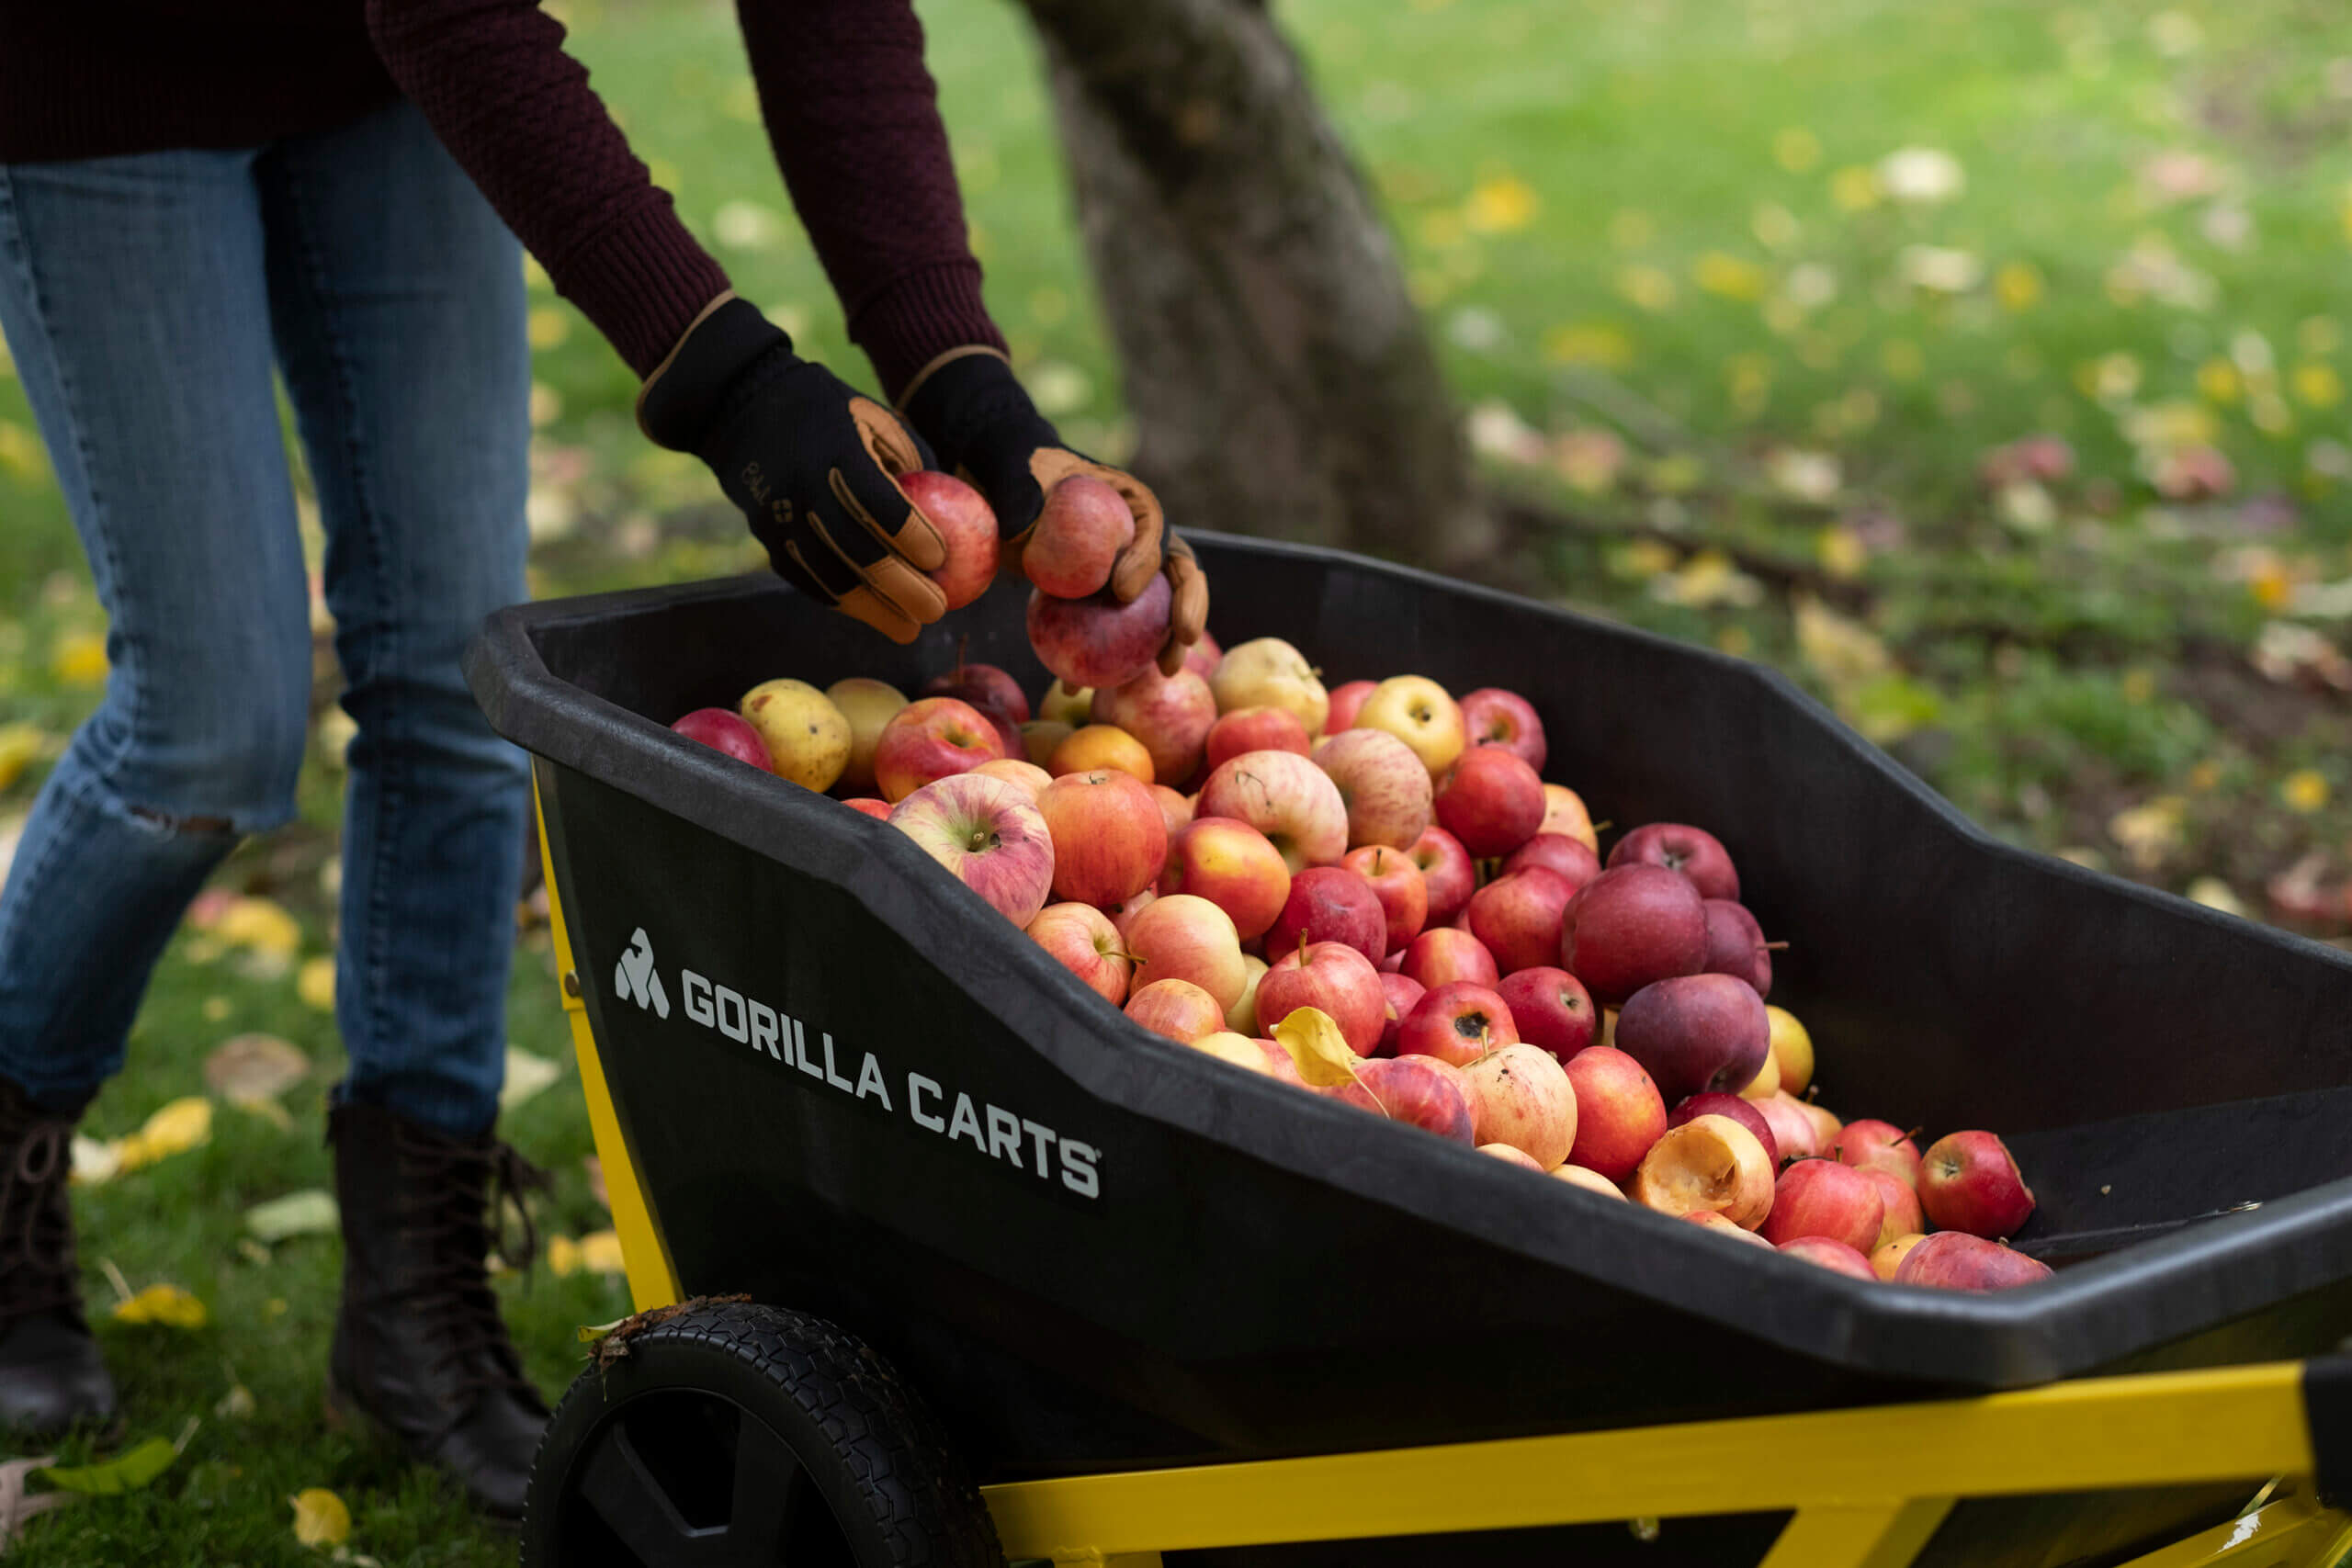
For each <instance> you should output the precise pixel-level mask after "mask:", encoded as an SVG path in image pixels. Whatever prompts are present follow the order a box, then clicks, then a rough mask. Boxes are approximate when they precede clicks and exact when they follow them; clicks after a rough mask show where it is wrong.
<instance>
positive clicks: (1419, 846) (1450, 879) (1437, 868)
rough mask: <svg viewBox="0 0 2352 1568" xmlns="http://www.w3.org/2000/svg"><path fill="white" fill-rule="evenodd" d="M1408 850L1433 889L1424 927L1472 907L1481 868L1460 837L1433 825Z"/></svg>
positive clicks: (1430, 889) (1429, 927) (1446, 921)
mask: <svg viewBox="0 0 2352 1568" xmlns="http://www.w3.org/2000/svg"><path fill="white" fill-rule="evenodd" d="M1406 853H1407V854H1408V855H1409V856H1411V857H1412V861H1413V863H1414V864H1415V865H1417V866H1419V867H1420V868H1421V881H1422V882H1423V883H1425V884H1426V885H1427V886H1428V887H1429V891H1430V912H1429V918H1428V919H1426V920H1424V921H1423V922H1422V926H1421V929H1422V930H1424V931H1429V930H1432V929H1434V928H1436V927H1438V926H1442V925H1445V924H1447V923H1448V922H1450V921H1451V920H1452V919H1453V918H1454V917H1455V916H1456V915H1459V914H1460V913H1462V911H1463V910H1464V909H1465V908H1468V907H1469V904H1470V896H1471V895H1472V894H1474V893H1476V891H1477V890H1478V867H1477V865H1476V863H1474V862H1473V861H1472V860H1471V859H1470V852H1469V851H1468V850H1465V849H1464V848H1463V847H1462V840H1459V839H1457V838H1455V837H1454V836H1453V834H1451V833H1449V832H1447V831H1446V830H1445V829H1442V828H1431V829H1429V830H1428V831H1427V832H1425V833H1423V834H1422V835H1421V836H1420V837H1419V838H1418V839H1416V840H1413V847H1412V848H1411V849H1409V850H1407V851H1406Z"/></svg>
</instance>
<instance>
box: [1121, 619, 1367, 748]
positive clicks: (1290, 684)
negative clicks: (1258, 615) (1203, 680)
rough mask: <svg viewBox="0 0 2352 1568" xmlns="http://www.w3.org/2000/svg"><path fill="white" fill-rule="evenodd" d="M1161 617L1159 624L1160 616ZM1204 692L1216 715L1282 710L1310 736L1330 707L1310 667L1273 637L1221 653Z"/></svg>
mask: <svg viewBox="0 0 2352 1568" xmlns="http://www.w3.org/2000/svg"><path fill="white" fill-rule="evenodd" d="M1161 619H1162V622H1163V624H1164V623H1165V620H1166V615H1165V613H1164V612H1163V614H1162V616H1161ZM1209 689H1210V690H1211V691H1212V692H1214V693H1215V694H1216V710H1217V712H1219V713H1232V712H1234V711H1235V710H1236V709H1238V708H1255V707H1273V708H1282V709H1283V710H1285V711H1286V712H1288V713H1289V714H1290V715H1291V716H1293V717H1295V718H1296V719H1297V720H1298V722H1299V727H1300V728H1303V729H1305V730H1306V733H1307V734H1309V735H1310V736H1312V735H1320V734H1321V733H1323V720H1324V717H1325V716H1327V715H1328V714H1329V712H1330V709H1331V697H1330V694H1329V693H1328V692H1326V691H1324V689H1323V682H1321V681H1320V680H1319V679H1317V675H1316V672H1315V667H1314V666H1313V665H1312V664H1309V663H1308V662H1307V661H1306V655H1304V654H1302V653H1300V652H1299V651H1298V649H1295V648H1293V647H1292V646H1291V645H1290V644H1288V643H1286V642H1284V641H1283V639H1282V638H1280V637H1256V638H1253V639H1251V640H1250V641H1249V642H1245V643H1238V644H1236V645H1235V646H1234V647H1232V648H1229V649H1227V650H1226V654H1225V657H1224V658H1223V659H1221V660H1218V661H1217V666H1216V674H1215V675H1213V676H1211V677H1210V678H1209Z"/></svg>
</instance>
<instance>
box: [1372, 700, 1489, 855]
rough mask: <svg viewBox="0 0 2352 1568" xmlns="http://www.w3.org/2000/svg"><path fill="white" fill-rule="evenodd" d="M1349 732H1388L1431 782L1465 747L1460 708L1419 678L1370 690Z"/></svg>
mask: <svg viewBox="0 0 2352 1568" xmlns="http://www.w3.org/2000/svg"><path fill="white" fill-rule="evenodd" d="M1350 728H1356V729H1385V730H1386V731H1388V733H1389V734H1391V735H1394V736H1395V737H1397V739H1399V740H1402V741H1403V742H1404V743H1405V744H1406V745H1408V746H1409V747H1411V748H1412V749H1413V755H1415V756H1417V757H1419V759H1420V760H1421V766H1422V767H1423V768H1425V769H1427V770H1428V771H1429V775H1430V778H1431V779H1437V778H1440V777H1442V776H1443V775H1444V773H1445V771H1446V769H1448V768H1450V767H1452V766H1453V761H1454V759H1455V758H1457V757H1459V756H1461V755H1462V748H1463V747H1464V744H1465V743H1466V737H1465V736H1464V730H1463V725H1462V709H1461V707H1460V705H1458V704H1456V703H1455V702H1454V700H1453V698H1452V697H1451V696H1448V695H1447V694H1446V690H1445V688H1444V687H1443V686H1441V685H1439V684H1438V683H1437V682H1435V681H1432V680H1430V679H1428V678H1427V677H1426V676H1421V675H1394V676H1391V677H1390V678H1389V679H1387V680H1385V681H1383V682H1380V684H1379V685H1377V686H1374V688H1373V689H1372V693H1371V694H1370V695H1368V696H1366V697H1365V698H1364V700H1363V706H1361V707H1359V708H1358V709H1356V721H1355V723H1354V724H1353V725H1352V726H1351V727H1350ZM1533 830H1534V829H1532V828H1531V829H1529V831H1530V832H1532V831H1533ZM1524 836H1525V835H1524V834H1522V835H1521V837H1524Z"/></svg>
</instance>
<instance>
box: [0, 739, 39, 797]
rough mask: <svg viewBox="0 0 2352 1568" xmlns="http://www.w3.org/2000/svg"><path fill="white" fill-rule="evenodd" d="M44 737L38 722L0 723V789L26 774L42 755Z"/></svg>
mask: <svg viewBox="0 0 2352 1568" xmlns="http://www.w3.org/2000/svg"><path fill="white" fill-rule="evenodd" d="M42 739H43V737H42V735H41V731H40V725H38V724H21V723H20V724H0V789H6V788H7V787H8V786H9V785H10V784H15V783H16V782H17V780H18V779H20V778H22V777H24V776H25V770H26V769H27V768H28V767H30V766H32V764H33V761H34V759H36V758H38V757H39V756H40V748H41V741H42Z"/></svg>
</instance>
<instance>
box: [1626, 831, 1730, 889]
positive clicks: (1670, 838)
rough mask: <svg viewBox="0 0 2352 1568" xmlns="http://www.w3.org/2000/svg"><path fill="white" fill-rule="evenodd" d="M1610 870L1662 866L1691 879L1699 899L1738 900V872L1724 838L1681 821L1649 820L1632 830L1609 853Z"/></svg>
mask: <svg viewBox="0 0 2352 1568" xmlns="http://www.w3.org/2000/svg"><path fill="white" fill-rule="evenodd" d="M1609 864H1610V866H1611V869H1614V868H1615V867H1618V866H1621V865H1662V866H1664V867H1666V868H1667V869H1668V871H1679V872H1680V873H1681V874H1683V875H1685V876H1687V877H1689V878H1690V879H1691V886H1694V887H1696V888H1698V890H1699V896H1700V897H1702V898H1729V899H1731V900H1732V901H1733V902H1735V903H1736V902H1737V901H1738V899H1739V873H1738V872H1737V871H1736V870H1735V869H1733V867H1732V863H1731V852H1729V851H1728V850H1726V849H1724V846H1723V840H1720V839H1717V838H1716V837H1715V836H1714V835H1713V833H1710V832H1708V831H1707V830H1706V829H1703V828H1693V827H1691V826H1690V825H1689V824H1687V823H1682V822H1652V823H1649V824H1648V825H1646V826H1645V827H1640V828H1636V829H1634V830H1633V831H1632V832H1630V833H1628V834H1626V835H1625V836H1624V837H1623V838H1622V839H1620V840H1617V843H1616V847H1615V848H1613V849H1611V851H1610V852H1609Z"/></svg>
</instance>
